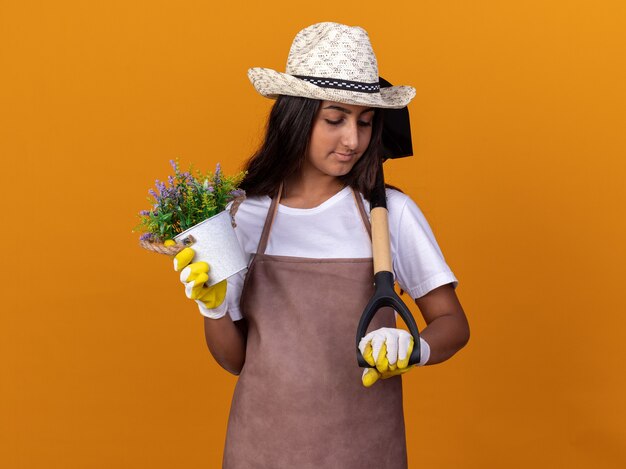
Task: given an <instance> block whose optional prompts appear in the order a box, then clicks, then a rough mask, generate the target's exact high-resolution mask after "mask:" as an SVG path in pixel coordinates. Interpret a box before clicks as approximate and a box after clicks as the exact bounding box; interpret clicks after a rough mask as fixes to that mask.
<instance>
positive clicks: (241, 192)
mask: <svg viewBox="0 0 626 469" xmlns="http://www.w3.org/2000/svg"><path fill="white" fill-rule="evenodd" d="M230 195H232V196H233V197H242V196H244V195H246V191H244V190H243V189H235V190H232V191H230Z"/></svg>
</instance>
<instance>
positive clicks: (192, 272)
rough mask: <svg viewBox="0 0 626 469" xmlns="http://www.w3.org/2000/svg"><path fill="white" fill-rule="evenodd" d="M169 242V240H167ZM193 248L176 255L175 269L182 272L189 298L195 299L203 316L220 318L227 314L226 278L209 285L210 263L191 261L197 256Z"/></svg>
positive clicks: (181, 278) (182, 279) (186, 293)
mask: <svg viewBox="0 0 626 469" xmlns="http://www.w3.org/2000/svg"><path fill="white" fill-rule="evenodd" d="M166 244H167V241H166ZM195 254H196V253H195V252H194V250H193V249H191V248H185V249H183V250H182V251H180V252H179V253H178V254H176V256H175V257H174V270H175V271H176V272H180V281H181V282H182V283H183V284H184V285H185V295H186V296H187V298H190V299H192V300H195V302H196V303H198V308H199V309H200V313H201V314H202V315H203V316H206V317H208V318H211V319H219V318H221V317H224V316H225V315H226V304H225V302H224V299H225V298H226V285H227V282H226V280H222V281H221V282H219V283H217V284H215V285H213V286H211V287H207V286H206V285H205V282H207V281H208V280H209V264H207V263H206V262H191V261H192V260H193V258H194V256H195Z"/></svg>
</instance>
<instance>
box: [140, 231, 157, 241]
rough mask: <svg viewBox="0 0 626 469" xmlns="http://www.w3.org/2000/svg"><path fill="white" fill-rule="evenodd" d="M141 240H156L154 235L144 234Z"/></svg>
mask: <svg viewBox="0 0 626 469" xmlns="http://www.w3.org/2000/svg"><path fill="white" fill-rule="evenodd" d="M139 239H140V240H141V241H152V240H153V239H154V235H153V234H152V233H144V234H142V235H141V236H140V237H139Z"/></svg>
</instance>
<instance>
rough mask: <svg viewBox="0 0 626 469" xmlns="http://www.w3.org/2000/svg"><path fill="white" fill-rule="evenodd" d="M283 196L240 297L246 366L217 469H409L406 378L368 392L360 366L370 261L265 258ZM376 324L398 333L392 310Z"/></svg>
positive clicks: (274, 206)
mask: <svg viewBox="0 0 626 469" xmlns="http://www.w3.org/2000/svg"><path fill="white" fill-rule="evenodd" d="M279 194H280V191H279ZM354 195H355V200H356V203H357V206H358V208H359V212H360V214H361V218H362V219H363V223H364V224H365V227H366V229H367V230H368V232H369V230H370V226H369V221H368V219H367V215H366V213H365V209H364V207H363V202H362V200H361V197H360V196H358V194H356V193H354ZM279 199H280V196H276V197H274V199H273V201H272V204H271V206H270V209H269V211H268V215H267V219H266V221H265V226H264V227H263V232H262V235H261V240H260V242H259V247H258V249H257V254H256V255H255V256H254V259H253V260H252V263H251V265H250V267H249V269H248V274H247V276H246V280H245V284H244V287H243V292H242V296H241V310H242V312H243V314H244V317H245V318H246V319H247V321H248V339H247V345H246V361H245V365H244V367H243V369H242V371H241V375H240V376H239V380H238V382H237V386H236V388H235V392H234V395H233V401H232V407H231V411H230V418H229V422H228V432H227V435H226V447H225V449H224V461H223V468H225V469H254V468H260V469H309V468H311V469H312V468H315V469H331V468H336V469H365V468H370V467H371V468H376V469H402V468H406V467H407V459H406V440H405V432H404V416H403V409H402V381H401V379H400V377H399V376H398V377H393V378H390V379H386V380H380V381H378V382H377V383H376V384H374V386H372V387H371V388H365V387H364V386H363V385H362V384H361V374H362V370H361V368H359V367H358V364H357V361H356V348H355V334H356V328H357V325H358V322H359V318H360V316H361V313H362V312H363V309H364V308H365V305H366V304H367V302H368V300H369V298H370V297H371V296H372V294H373V292H374V286H373V282H374V274H373V266H372V259H371V258H369V259H349V258H346V259H311V258H301V257H288V256H273V255H267V254H265V249H266V247H267V242H268V239H269V235H270V230H271V226H272V222H273V220H274V217H275V216H276V213H277V208H278V202H279ZM380 327H395V318H394V315H393V311H391V310H389V309H388V310H386V311H381V312H379V313H378V314H377V315H376V316H375V317H374V320H373V321H372V324H371V325H370V330H374V329H378V328H380Z"/></svg>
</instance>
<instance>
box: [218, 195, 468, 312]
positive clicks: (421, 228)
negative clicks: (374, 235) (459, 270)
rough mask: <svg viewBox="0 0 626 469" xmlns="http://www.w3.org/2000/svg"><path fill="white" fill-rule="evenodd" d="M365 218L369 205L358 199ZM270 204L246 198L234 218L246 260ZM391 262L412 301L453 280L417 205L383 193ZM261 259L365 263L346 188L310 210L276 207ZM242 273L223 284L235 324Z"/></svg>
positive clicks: (364, 242)
mask: <svg viewBox="0 0 626 469" xmlns="http://www.w3.org/2000/svg"><path fill="white" fill-rule="evenodd" d="M363 202H364V205H365V210H366V211H367V212H368V214H369V202H368V201H366V200H365V199H364V198H363ZM270 203H271V199H270V197H268V196H263V197H250V198H247V199H246V200H244V201H243V203H242V204H241V205H240V206H239V209H238V210H237V213H236V215H235V221H236V223H237V227H236V228H235V232H236V233H237V238H238V239H239V242H240V243H241V246H242V248H243V250H244V252H245V253H246V254H247V255H248V256H249V260H252V256H253V255H254V254H255V253H256V250H257V247H258V244H259V240H260V238H261V232H262V230H263V224H264V223H265V218H266V217H267V212H268V210H269V207H270ZM387 208H388V210H389V232H390V241H391V257H392V263H393V270H394V275H395V278H396V281H397V282H398V284H399V285H400V287H401V288H402V289H403V290H404V291H406V292H408V293H409V294H410V295H411V297H412V298H419V297H421V296H424V295H425V294H426V293H428V292H429V291H431V290H432V289H434V288H437V287H439V286H441V285H445V284H447V283H452V284H453V286H454V288H456V286H457V284H458V281H457V279H456V277H455V276H454V274H453V273H452V271H451V270H450V268H449V267H448V265H447V264H446V261H445V260H444V257H443V254H442V253H441V250H440V249H439V246H438V244H437V241H436V240H435V237H434V235H433V233H432V230H431V229H430V226H429V225H428V222H427V221H426V218H424V215H423V214H422V212H421V210H420V209H419V208H418V206H417V205H416V204H415V202H413V201H412V200H411V198H410V197H408V196H407V195H406V194H403V193H401V192H398V191H396V190H393V189H387ZM265 253H266V254H272V255H278V256H294V257H308V258H318V259H319V258H370V257H372V243H371V241H370V238H369V236H368V234H367V231H366V229H365V226H364V225H363V221H362V219H361V215H360V214H359V209H358V207H357V205H356V203H355V200H354V197H352V189H351V188H350V187H345V188H344V189H342V190H341V191H340V192H338V193H337V194H335V195H334V196H332V197H331V198H329V199H328V200H326V201H325V202H323V203H322V204H321V205H318V206H317V207H314V208H307V209H300V208H292V207H287V206H284V205H280V204H279V205H278V213H277V214H276V217H275V218H274V223H273V225H272V229H271V232H270V237H269V241H268V244H267V249H266V251H265ZM246 272H247V271H246V270H244V271H242V272H240V273H239V274H237V275H235V276H233V277H231V278H229V279H228V289H227V296H226V302H225V303H227V307H228V312H229V314H230V316H231V318H232V319H233V321H236V320H238V319H241V318H242V316H243V315H242V312H241V311H240V308H239V299H240V297H241V290H242V288H243V281H244V279H245V274H246Z"/></svg>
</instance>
